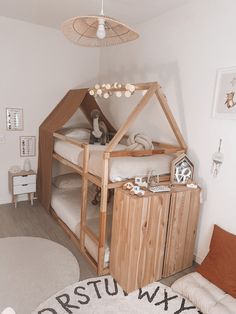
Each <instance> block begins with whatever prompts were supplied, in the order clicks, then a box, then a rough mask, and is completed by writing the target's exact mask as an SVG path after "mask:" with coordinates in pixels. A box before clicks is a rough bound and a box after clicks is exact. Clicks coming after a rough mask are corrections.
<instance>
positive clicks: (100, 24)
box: [96, 19, 106, 39]
mask: <svg viewBox="0 0 236 314" xmlns="http://www.w3.org/2000/svg"><path fill="white" fill-rule="evenodd" d="M96 35H97V38H99V39H104V38H105V37H106V31H105V21H104V19H99V21H98V29H97V33H96Z"/></svg>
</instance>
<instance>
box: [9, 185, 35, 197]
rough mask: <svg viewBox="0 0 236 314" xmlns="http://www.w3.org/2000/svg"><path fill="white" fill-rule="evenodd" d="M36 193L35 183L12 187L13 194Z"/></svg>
mask: <svg viewBox="0 0 236 314" xmlns="http://www.w3.org/2000/svg"><path fill="white" fill-rule="evenodd" d="M35 191H36V184H35V183H30V184H27V183H24V184H21V185H14V186H13V194H14V195H17V194H23V193H32V192H35Z"/></svg>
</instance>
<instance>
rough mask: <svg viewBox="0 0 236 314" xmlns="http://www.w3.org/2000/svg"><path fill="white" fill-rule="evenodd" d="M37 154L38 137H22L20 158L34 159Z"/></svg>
mask: <svg viewBox="0 0 236 314" xmlns="http://www.w3.org/2000/svg"><path fill="white" fill-rule="evenodd" d="M35 154H36V137H35V136H20V156H21V157H32V156H35Z"/></svg>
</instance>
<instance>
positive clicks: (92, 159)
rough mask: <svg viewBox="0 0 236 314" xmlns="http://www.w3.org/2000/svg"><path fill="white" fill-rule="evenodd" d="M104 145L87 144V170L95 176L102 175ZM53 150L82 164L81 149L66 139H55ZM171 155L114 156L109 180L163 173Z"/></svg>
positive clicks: (77, 163)
mask: <svg viewBox="0 0 236 314" xmlns="http://www.w3.org/2000/svg"><path fill="white" fill-rule="evenodd" d="M106 147H107V146H106V145H89V150H90V155H89V167H88V168H89V172H90V173H92V174H93V175H95V176H98V177H102V176H103V167H102V161H103V152H104V150H105V149H106ZM126 148H127V146H126V145H122V144H118V145H117V147H116V149H115V150H125V149H126ZM54 152H55V153H57V154H58V155H60V156H61V157H63V158H65V159H67V160H69V161H70V162H72V163H73V164H76V165H79V166H80V167H82V166H83V149H82V148H80V147H79V146H76V145H74V144H71V143H69V142H66V141H61V140H55V142H54ZM171 160H173V157H172V156H168V155H153V156H145V157H114V158H111V160H110V162H109V180H110V181H112V182H116V181H122V180H126V179H131V178H134V177H137V176H142V177H144V176H147V175H148V173H149V172H150V171H152V170H155V172H156V174H159V175H164V174H168V173H169V172H170V162H171Z"/></svg>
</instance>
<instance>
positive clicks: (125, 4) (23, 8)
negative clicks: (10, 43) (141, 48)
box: [0, 0, 191, 28]
mask: <svg viewBox="0 0 236 314" xmlns="http://www.w3.org/2000/svg"><path fill="white" fill-rule="evenodd" d="M189 1H191V0H104V14H105V15H108V16H110V17H113V18H116V19H118V20H120V21H122V22H124V23H127V24H129V25H135V24H137V23H140V22H144V21H147V20H149V19H151V18H153V17H156V16H158V15H161V14H162V13H164V12H166V11H168V10H170V9H173V8H176V7H178V6H181V5H183V4H184V3H186V2H189ZM100 9H101V0H0V14H1V15H2V16H6V17H10V18H15V19H19V20H23V21H27V22H31V23H35V24H40V25H45V26H49V27H53V28H60V26H61V24H62V22H63V21H64V20H66V19H68V18H71V17H74V16H77V15H93V14H99V13H100Z"/></svg>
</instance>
